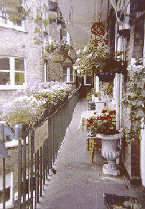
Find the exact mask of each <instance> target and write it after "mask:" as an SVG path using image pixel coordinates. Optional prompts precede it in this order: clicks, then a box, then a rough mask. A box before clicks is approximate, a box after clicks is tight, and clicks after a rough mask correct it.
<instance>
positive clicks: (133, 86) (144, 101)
mask: <svg viewBox="0 0 145 209" xmlns="http://www.w3.org/2000/svg"><path fill="white" fill-rule="evenodd" d="M128 74H129V78H128V82H127V95H126V96H125V97H124V98H123V105H124V107H129V108H130V121H131V126H130V128H125V134H126V141H127V142H131V141H132V140H134V139H135V138H139V136H140V129H141V119H142V118H143V117H144V114H145V106H144V105H145V68H144V66H143V63H141V60H139V61H136V60H134V63H133V64H131V65H130V66H128Z"/></svg>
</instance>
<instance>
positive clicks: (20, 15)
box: [9, 3, 30, 24]
mask: <svg viewBox="0 0 145 209" xmlns="http://www.w3.org/2000/svg"><path fill="white" fill-rule="evenodd" d="M14 7H15V8H14V12H10V13H9V20H10V21H11V22H13V23H14V24H17V23H18V21H21V20H25V19H26V17H27V16H29V13H30V9H28V10H25V9H24V8H23V7H22V6H21V4H20V3H19V4H18V3H17V4H15V5H14Z"/></svg>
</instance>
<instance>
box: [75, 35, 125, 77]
mask: <svg viewBox="0 0 145 209" xmlns="http://www.w3.org/2000/svg"><path fill="white" fill-rule="evenodd" d="M107 42H108V40H107V39H106V38H105V36H103V35H102V36H99V37H96V39H92V40H91V41H90V42H89V44H88V45H87V46H86V49H85V50H84V51H83V52H82V53H81V55H82V56H81V59H80V62H79V70H81V73H82V74H85V73H87V74H88V75H90V76H91V75H93V74H94V75H98V74H99V73H102V72H106V71H107V72H108V71H109V72H121V71H122V70H123V66H122V61H121V60H120V61H118V60H116V58H115V54H114V55H112V54H110V53H109V47H108V45H107Z"/></svg>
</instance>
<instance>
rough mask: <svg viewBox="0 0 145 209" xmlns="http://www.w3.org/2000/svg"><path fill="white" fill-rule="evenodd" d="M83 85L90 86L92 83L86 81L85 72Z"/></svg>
mask: <svg viewBox="0 0 145 209" xmlns="http://www.w3.org/2000/svg"><path fill="white" fill-rule="evenodd" d="M84 85H85V86H91V85H92V84H91V83H87V76H86V74H85V75H84Z"/></svg>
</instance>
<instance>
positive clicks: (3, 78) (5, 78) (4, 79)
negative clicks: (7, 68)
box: [0, 72, 10, 85]
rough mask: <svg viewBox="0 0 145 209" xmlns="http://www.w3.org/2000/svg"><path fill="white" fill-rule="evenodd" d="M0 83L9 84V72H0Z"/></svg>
mask: <svg viewBox="0 0 145 209" xmlns="http://www.w3.org/2000/svg"><path fill="white" fill-rule="evenodd" d="M0 85H10V73H6V72H0Z"/></svg>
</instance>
